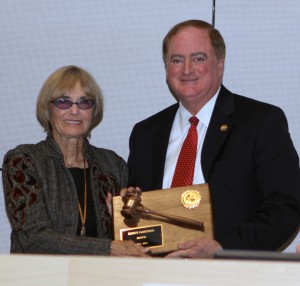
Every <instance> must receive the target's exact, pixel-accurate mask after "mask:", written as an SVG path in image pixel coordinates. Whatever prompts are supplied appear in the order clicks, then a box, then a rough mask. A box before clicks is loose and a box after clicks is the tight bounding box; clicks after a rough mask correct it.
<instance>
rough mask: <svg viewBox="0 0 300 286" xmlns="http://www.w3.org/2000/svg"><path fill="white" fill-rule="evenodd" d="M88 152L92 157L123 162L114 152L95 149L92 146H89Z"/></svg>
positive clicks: (99, 148)
mask: <svg viewBox="0 0 300 286" xmlns="http://www.w3.org/2000/svg"><path fill="white" fill-rule="evenodd" d="M89 152H90V153H91V155H92V156H93V157H99V158H106V159H111V160H123V158H122V157H121V156H120V155H118V154H117V153H116V152H115V151H113V150H110V149H106V148H101V147H96V146H94V145H89Z"/></svg>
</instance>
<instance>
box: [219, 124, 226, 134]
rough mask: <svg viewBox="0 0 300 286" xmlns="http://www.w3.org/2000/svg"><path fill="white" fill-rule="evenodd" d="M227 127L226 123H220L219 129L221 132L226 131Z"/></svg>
mask: <svg viewBox="0 0 300 286" xmlns="http://www.w3.org/2000/svg"><path fill="white" fill-rule="evenodd" d="M227 129H228V125H227V124H222V125H221V126H220V131H222V132H226V131H227Z"/></svg>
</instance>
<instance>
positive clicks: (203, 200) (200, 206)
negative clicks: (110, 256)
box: [113, 184, 214, 255]
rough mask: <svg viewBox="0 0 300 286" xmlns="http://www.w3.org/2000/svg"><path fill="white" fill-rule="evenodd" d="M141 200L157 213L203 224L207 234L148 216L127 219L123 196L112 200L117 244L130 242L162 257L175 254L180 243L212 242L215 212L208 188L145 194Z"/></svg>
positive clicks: (203, 185)
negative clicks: (201, 240) (128, 240)
mask: <svg viewBox="0 0 300 286" xmlns="http://www.w3.org/2000/svg"><path fill="white" fill-rule="evenodd" d="M195 195H196V197H195ZM141 199H142V202H141V204H142V205H143V206H144V207H145V208H147V209H150V210H153V211H154V212H159V213H163V214H166V215H167V216H169V215H170V216H177V217H183V218H186V219H191V220H194V221H199V222H203V224H204V230H200V228H199V227H195V226H191V225H189V224H186V223H181V222H177V221H175V222H174V221H172V220H170V219H168V218H165V217H161V216H158V215H153V214H149V213H139V212H138V215H137V216H135V217H134V218H133V219H128V218H124V217H123V216H122V214H121V210H122V208H123V206H124V202H123V201H122V198H121V197H120V196H116V197H113V220H114V233H115V239H116V240H125V239H131V240H133V241H135V242H136V243H138V244H141V245H144V246H148V247H150V248H151V250H152V253H153V254H154V255H155V254H158V255H160V254H164V253H167V252H171V251H173V250H176V249H177V244H178V243H179V242H183V241H187V240H191V239H194V238H197V237H209V238H213V236H214V235H213V218H212V208H211V201H210V193H209V188H208V185H207V184H200V185H192V186H185V187H179V188H171V189H164V190H156V191H148V192H143V193H142V196H141ZM197 201H198V202H197Z"/></svg>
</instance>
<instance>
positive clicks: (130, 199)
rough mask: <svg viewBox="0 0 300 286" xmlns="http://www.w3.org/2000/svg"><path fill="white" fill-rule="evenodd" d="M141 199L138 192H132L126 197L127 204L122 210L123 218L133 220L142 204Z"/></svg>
mask: <svg viewBox="0 0 300 286" xmlns="http://www.w3.org/2000/svg"><path fill="white" fill-rule="evenodd" d="M141 201H142V200H141V197H140V194H139V193H138V192H130V193H128V194H127V195H126V197H125V203H124V206H123V208H122V210H121V214H122V216H123V217H125V218H128V219H133V218H134V217H135V216H136V213H137V207H138V206H139V205H140V204H141Z"/></svg>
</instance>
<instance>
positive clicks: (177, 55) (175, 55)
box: [170, 54, 184, 59]
mask: <svg viewBox="0 0 300 286" xmlns="http://www.w3.org/2000/svg"><path fill="white" fill-rule="evenodd" d="M173 58H184V56H183V55H179V54H172V55H171V57H170V59H173Z"/></svg>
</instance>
